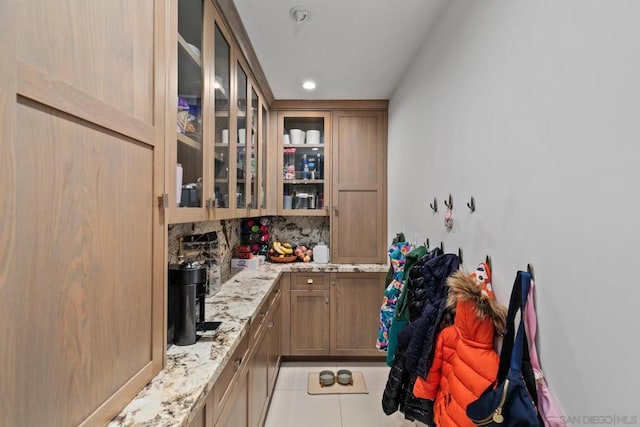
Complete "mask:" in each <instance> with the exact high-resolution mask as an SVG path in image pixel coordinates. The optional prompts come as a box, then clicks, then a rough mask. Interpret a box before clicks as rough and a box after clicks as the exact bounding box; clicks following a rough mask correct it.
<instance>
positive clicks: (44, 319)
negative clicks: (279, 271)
mask: <svg viewBox="0 0 640 427" xmlns="http://www.w3.org/2000/svg"><path fill="white" fill-rule="evenodd" d="M16 123H17V127H18V128H19V129H20V143H19V144H17V145H16V147H15V159H16V164H17V165H20V166H19V167H17V168H16V187H17V188H18V189H19V197H17V198H16V211H17V212H19V213H21V215H19V216H18V217H17V220H16V223H15V227H16V228H15V230H16V234H15V242H14V245H13V247H12V248H11V251H12V253H13V256H14V260H15V261H16V262H15V264H14V268H13V269H11V270H10V273H9V277H8V283H11V284H14V285H15V286H13V287H12V299H13V301H14V303H13V304H12V305H11V306H10V307H9V310H11V311H13V313H12V315H13V316H12V317H13V319H14V322H15V323H14V324H15V325H20V329H22V330H23V331H24V333H22V334H20V335H18V337H17V341H18V342H17V345H16V346H15V347H14V351H16V358H15V360H16V367H15V369H16V370H17V372H19V373H20V375H19V378H21V380H20V381H19V382H17V383H16V393H17V395H18V396H29V399H19V400H18V401H17V402H16V406H17V408H18V409H17V412H18V413H19V414H20V415H21V419H22V421H23V422H24V425H77V424H79V423H80V422H81V421H82V420H84V419H85V418H86V417H87V416H89V415H90V414H91V413H92V412H93V410H95V409H96V408H97V407H98V406H99V405H100V404H102V402H104V401H105V400H106V399H108V398H109V397H110V396H111V395H113V394H114V393H115V392H116V391H117V390H118V389H119V388H120V387H122V386H123V385H124V384H125V383H126V382H127V381H128V380H129V379H130V378H132V377H134V376H135V375H136V374H137V373H138V372H139V371H141V370H142V369H143V368H144V367H145V366H146V365H147V364H148V363H149V362H150V361H151V355H152V348H151V334H150V331H151V321H152V270H151V269H150V268H148V266H149V265H151V264H152V259H151V257H152V252H151V251H150V250H149V248H150V247H152V244H153V235H152V227H151V224H152V223H153V212H152V205H151V203H150V200H149V198H150V195H151V194H152V188H153V161H154V157H153V150H152V149H151V148H150V147H147V146H144V145H142V144H134V143H132V142H131V141H129V140H126V139H125V138H121V137H117V136H115V135H111V134H109V133H108V132H105V131H103V130H100V129H97V128H93V127H90V126H85V124H84V123H81V122H79V121H78V120H75V119H73V118H70V117H69V116H66V115H64V114H62V113H58V112H56V111H53V110H50V109H47V108H44V107H42V106H40V105H38V104H34V103H32V102H30V101H26V100H25V101H24V102H21V103H19V104H18V108H17V121H16ZM44 183H47V185H44ZM125 219H126V220H125ZM140 266H143V267H140ZM145 266H146V267H145ZM43 384H46V385H47V386H46V387H43ZM33 401H37V402H39V403H38V410H36V411H34V410H33V405H32V402H33ZM68 402H74V404H73V405H69V404H68Z"/></svg>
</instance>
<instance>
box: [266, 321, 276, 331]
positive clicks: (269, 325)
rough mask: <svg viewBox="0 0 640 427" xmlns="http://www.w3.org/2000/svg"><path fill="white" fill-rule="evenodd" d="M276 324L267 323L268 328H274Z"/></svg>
mask: <svg viewBox="0 0 640 427" xmlns="http://www.w3.org/2000/svg"><path fill="white" fill-rule="evenodd" d="M274 326H275V323H273V322H269V323H267V328H268V329H271V328H273V327H274Z"/></svg>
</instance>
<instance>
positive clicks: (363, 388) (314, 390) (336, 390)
mask: <svg viewBox="0 0 640 427" xmlns="http://www.w3.org/2000/svg"><path fill="white" fill-rule="evenodd" d="M352 377H353V385H342V384H338V382H335V383H333V384H332V385H330V386H325V387H322V386H321V385H320V372H309V382H308V386H307V393H309V394H361V393H364V394H369V391H368V390H367V385H366V384H365V382H364V375H362V372H352Z"/></svg>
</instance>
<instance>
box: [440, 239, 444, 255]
mask: <svg viewBox="0 0 640 427" xmlns="http://www.w3.org/2000/svg"><path fill="white" fill-rule="evenodd" d="M440 250H441V251H442V253H444V242H443V241H442V240H440Z"/></svg>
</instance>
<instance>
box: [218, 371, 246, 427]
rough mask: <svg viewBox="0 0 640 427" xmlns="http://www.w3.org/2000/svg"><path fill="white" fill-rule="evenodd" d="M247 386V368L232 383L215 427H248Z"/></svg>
mask: <svg viewBox="0 0 640 427" xmlns="http://www.w3.org/2000/svg"><path fill="white" fill-rule="evenodd" d="M248 386H249V370H248V369H244V371H243V372H242V373H241V374H240V376H239V377H238V379H237V382H236V384H235V385H234V389H233V391H232V392H231V395H230V396H229V400H228V401H227V404H226V405H225V406H224V408H223V409H222V412H221V413H220V418H218V422H217V423H216V426H217V427H248V425H249V405H248Z"/></svg>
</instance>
